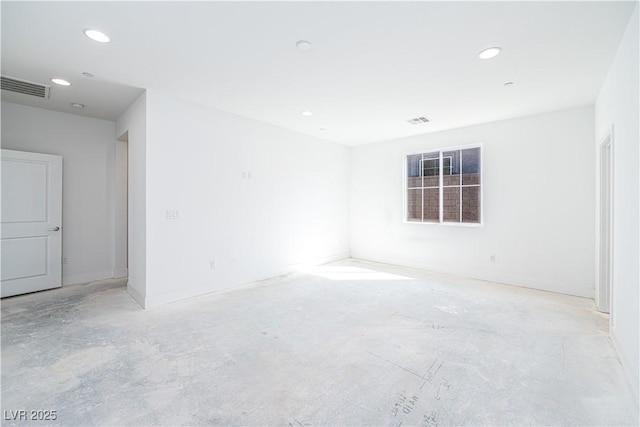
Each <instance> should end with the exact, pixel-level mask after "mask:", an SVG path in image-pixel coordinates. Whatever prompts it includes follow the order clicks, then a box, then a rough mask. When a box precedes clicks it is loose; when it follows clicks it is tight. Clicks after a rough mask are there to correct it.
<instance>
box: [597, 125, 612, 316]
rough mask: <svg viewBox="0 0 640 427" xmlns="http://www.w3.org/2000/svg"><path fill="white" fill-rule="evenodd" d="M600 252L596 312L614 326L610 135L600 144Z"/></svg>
mask: <svg viewBox="0 0 640 427" xmlns="http://www.w3.org/2000/svg"><path fill="white" fill-rule="evenodd" d="M599 236H600V248H599V250H600V252H599V262H598V265H599V273H600V274H599V277H598V310H599V311H601V312H603V313H610V315H611V318H610V322H611V326H613V325H614V310H613V306H612V301H613V265H612V259H613V257H612V255H613V244H612V240H613V140H612V133H609V135H608V136H607V137H606V138H605V139H604V141H603V142H602V144H600V223H599Z"/></svg>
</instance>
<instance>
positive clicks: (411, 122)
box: [407, 117, 429, 125]
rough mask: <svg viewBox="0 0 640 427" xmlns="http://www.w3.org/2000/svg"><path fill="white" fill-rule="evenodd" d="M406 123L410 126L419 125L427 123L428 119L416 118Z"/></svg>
mask: <svg viewBox="0 0 640 427" xmlns="http://www.w3.org/2000/svg"><path fill="white" fill-rule="evenodd" d="M407 122H408V123H409V124H412V125H421V124H423V123H429V119H427V118H426V117H416V118H415V119H409V120H407Z"/></svg>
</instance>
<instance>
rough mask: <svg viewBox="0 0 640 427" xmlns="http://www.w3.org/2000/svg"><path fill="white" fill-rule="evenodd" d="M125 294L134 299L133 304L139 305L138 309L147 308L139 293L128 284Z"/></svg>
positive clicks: (143, 298)
mask: <svg viewBox="0 0 640 427" xmlns="http://www.w3.org/2000/svg"><path fill="white" fill-rule="evenodd" d="M127 293H128V294H129V295H130V296H131V298H133V299H134V301H135V302H137V303H138V304H139V305H140V307H142V308H147V307H146V301H145V297H144V296H142V294H141V293H140V292H138V291H137V290H136V289H135V288H134V287H133V286H131V285H129V284H127Z"/></svg>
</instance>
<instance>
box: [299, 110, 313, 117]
mask: <svg viewBox="0 0 640 427" xmlns="http://www.w3.org/2000/svg"><path fill="white" fill-rule="evenodd" d="M301 114H302V115H303V116H305V117H309V116H313V113H312V112H311V111H303V112H302V113H301Z"/></svg>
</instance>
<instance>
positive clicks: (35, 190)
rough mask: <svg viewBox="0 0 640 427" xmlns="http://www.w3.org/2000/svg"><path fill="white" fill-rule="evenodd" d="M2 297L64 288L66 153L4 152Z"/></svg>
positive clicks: (2, 154) (2, 155) (2, 157)
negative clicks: (63, 213) (63, 195)
mask: <svg viewBox="0 0 640 427" xmlns="http://www.w3.org/2000/svg"><path fill="white" fill-rule="evenodd" d="M1 159H2V174H1V175H2V209H1V212H2V217H1V222H2V231H1V248H0V249H1V251H2V272H1V274H0V276H1V285H0V289H1V292H0V293H1V296H2V297H8V296H11V295H18V294H24V293H27V292H34V291H40V290H43V289H51V288H57V287H60V286H62V259H61V256H62V157H61V156H53V155H50V154H39V153H26V152H22V151H12V150H2V153H1Z"/></svg>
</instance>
